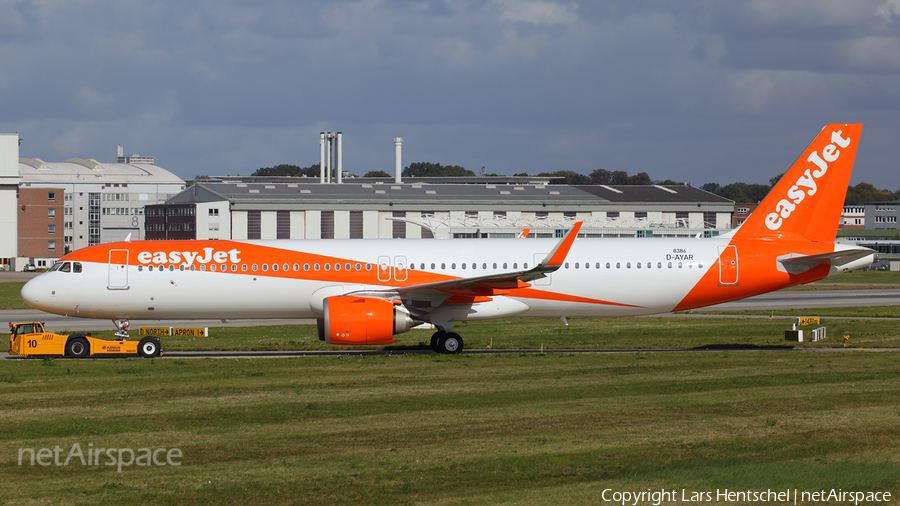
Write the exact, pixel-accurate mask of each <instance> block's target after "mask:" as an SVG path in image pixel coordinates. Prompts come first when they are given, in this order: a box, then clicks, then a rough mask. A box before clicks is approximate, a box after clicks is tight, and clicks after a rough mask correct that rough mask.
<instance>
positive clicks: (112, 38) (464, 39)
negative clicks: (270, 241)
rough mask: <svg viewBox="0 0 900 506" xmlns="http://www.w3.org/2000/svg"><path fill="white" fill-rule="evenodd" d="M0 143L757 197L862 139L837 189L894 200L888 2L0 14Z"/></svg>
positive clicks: (891, 3) (199, 5) (376, 5)
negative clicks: (831, 127) (337, 142)
mask: <svg viewBox="0 0 900 506" xmlns="http://www.w3.org/2000/svg"><path fill="white" fill-rule="evenodd" d="M0 65H2V67H0V68H2V72H0V111H2V116H0V131H2V132H16V131H18V132H19V133H20V135H21V137H22V138H23V139H24V140H25V144H24V145H23V146H22V151H21V154H22V156H32V157H40V158H42V159H44V160H46V161H62V160H65V159H66V158H69V157H72V156H79V157H89V158H96V159H98V160H100V161H112V160H113V159H114V158H115V148H116V144H123V145H125V149H126V151H127V152H128V153H140V154H144V155H152V156H155V157H156V162H157V164H158V165H160V166H162V167H165V168H167V169H169V170H171V171H173V172H175V173H176V174H178V175H180V176H182V177H192V176H194V175H195V174H210V175H227V174H230V175H235V174H243V175H246V174H249V173H250V172H252V171H254V170H256V169H257V168H259V167H264V166H271V165H274V164H278V163H295V164H298V165H304V166H305V165H309V164H310V163H314V162H317V161H318V153H319V146H318V134H319V132H320V131H323V130H325V131H331V130H337V131H342V132H343V133H344V168H345V170H349V171H350V172H353V173H356V174H363V173H365V172H367V171H369V170H385V171H388V172H390V171H391V170H392V168H393V153H394V152H393V137H395V136H400V137H403V138H404V144H403V164H404V166H405V165H408V164H409V163H410V162H415V161H430V162H439V163H442V164H445V165H446V164H453V165H463V166H465V167H466V168H468V169H471V170H475V171H478V170H479V169H480V168H481V167H482V166H485V167H486V170H487V171H488V172H496V173H501V174H512V173H514V172H528V173H531V174H535V173H537V172H541V171H547V170H560V169H566V170H575V171H577V172H582V173H585V174H587V173H590V171H592V170H594V169H596V168H604V169H607V170H624V171H627V172H629V173H631V174H634V173H637V172H643V171H646V172H648V173H649V174H650V176H651V177H653V178H654V179H666V178H671V179H675V180H683V181H689V182H691V183H692V184H694V185H701V184H703V183H706V182H711V181H713V182H718V183H721V184H725V183H730V182H734V181H745V182H748V183H763V182H767V181H768V179H769V178H770V177H772V176H773V175H775V174H777V173H780V172H783V171H784V170H785V169H786V168H787V167H788V166H789V165H790V164H791V163H792V162H793V161H794V159H795V158H796V157H797V156H798V155H799V154H800V153H801V151H802V150H803V149H804V148H805V147H806V145H807V144H808V143H809V142H810V141H811V140H812V139H813V137H814V136H815V135H816V133H817V132H818V131H819V129H820V128H821V127H823V126H824V125H825V124H826V123H830V122H862V123H865V124H866V127H865V128H864V129H863V140H862V142H861V145H860V149H859V153H858V156H857V164H856V170H855V175H854V178H853V180H852V183H855V182H859V181H868V182H871V183H873V184H875V185H876V186H878V187H880V188H888V189H890V190H897V189H900V178H898V177H897V175H896V174H897V170H896V168H897V163H896V161H895V160H896V155H895V150H896V148H897V145H898V140H900V114H898V113H900V0H871V1H866V0H793V1H776V0H772V1H768V0H756V1H746V2H730V1H712V0H681V1H678V2H664V1H635V0H622V1H582V2H569V1H549V0H546V1H513V0H487V1H475V0H471V1H452V2H451V1H400V0H397V1H388V0H385V1H376V0H372V1H329V2H322V1H315V2H300V1H252V2H248V1H237V0H215V1H193V2H166V1H156V2H151V1H140V2H137V1H123V2H101V1H91V0H75V1H72V0H65V1H62V0H42V1H10V0H0Z"/></svg>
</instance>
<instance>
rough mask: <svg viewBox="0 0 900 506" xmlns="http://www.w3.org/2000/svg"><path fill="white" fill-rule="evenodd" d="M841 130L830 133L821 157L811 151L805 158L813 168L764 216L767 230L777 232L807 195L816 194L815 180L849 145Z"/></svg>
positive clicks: (848, 139) (798, 179)
mask: <svg viewBox="0 0 900 506" xmlns="http://www.w3.org/2000/svg"><path fill="white" fill-rule="evenodd" d="M842 133H843V131H842V130H837V131H835V132H831V142H832V144H829V145H827V146H825V147H824V148H823V149H822V156H819V153H818V152H817V151H813V152H812V153H810V154H809V157H807V158H806V161H807V162H810V163H812V164H813V165H815V167H810V168H808V169H806V171H805V172H804V173H803V174H802V175H801V176H800V177H799V178H797V181H796V182H795V183H794V185H793V186H791V188H790V189H789V190H788V192H787V198H784V199H781V200H779V201H778V203H777V204H775V212H773V213H769V214H767V215H766V226H767V227H768V228H769V230H778V229H779V228H781V225H782V224H783V223H784V220H786V219H788V218H790V217H791V213H792V212H794V210H795V209H796V208H797V206H798V205H799V204H800V203H801V202H803V199H805V198H806V196H807V195H809V196H812V195H815V194H816V190H817V186H816V180H817V179H819V178H820V177H822V176H824V175H825V173H826V172H828V164H829V163H832V162H834V161H836V160H837V159H838V157H840V156H841V150H840V149H838V147H840V148H842V149H844V148H846V147H847V146H849V145H850V141H852V139H850V138H849V137H847V138H846V139H845V138H843V137H841V134H842Z"/></svg>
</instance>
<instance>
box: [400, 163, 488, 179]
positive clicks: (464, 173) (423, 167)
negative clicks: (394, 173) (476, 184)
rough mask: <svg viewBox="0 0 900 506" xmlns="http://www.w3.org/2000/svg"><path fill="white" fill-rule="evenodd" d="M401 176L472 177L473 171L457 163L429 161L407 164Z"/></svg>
mask: <svg viewBox="0 0 900 506" xmlns="http://www.w3.org/2000/svg"><path fill="white" fill-rule="evenodd" d="M402 176H403V177H473V176H475V173H474V172H472V171H471V170H466V168H465V167H460V166H459V165H441V164H439V163H431V162H416V163H411V164H409V165H408V166H407V167H406V168H405V169H403V173H402Z"/></svg>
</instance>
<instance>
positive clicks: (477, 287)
mask: <svg viewBox="0 0 900 506" xmlns="http://www.w3.org/2000/svg"><path fill="white" fill-rule="evenodd" d="M581 225H582V222H580V221H579V222H578V223H575V225H574V226H573V227H572V229H571V230H570V231H569V232H568V233H567V234H566V235H565V237H563V238H562V240H560V241H559V243H557V245H556V246H555V247H554V248H553V251H551V252H550V253H548V254H547V256H546V257H544V259H543V260H542V261H541V263H540V264H538V265H536V266H535V267H533V268H531V269H528V270H519V271H511V272H504V273H499V274H489V275H485V276H475V277H470V278H461V279H452V280H448V281H439V282H436V283H426V284H421V285H413V286H404V287H398V288H392V289H390V290H384V291H377V292H374V293H381V294H382V295H385V294H392V295H393V294H397V295H399V296H400V298H401V299H410V300H423V299H424V300H435V299H441V300H443V299H447V298H448V297H449V298H453V297H457V299H455V300H454V302H479V301H480V300H479V298H483V297H490V296H492V295H501V294H503V293H505V291H508V290H513V289H516V288H527V287H529V286H531V285H530V284H529V283H528V282H529V281H534V280H536V279H540V278H543V277H546V276H547V274H549V273H551V272H554V271H556V270H557V269H559V268H560V266H562V264H563V262H564V261H565V259H566V256H567V255H568V254H569V250H570V249H571V248H572V244H573V243H574V242H575V238H577V237H578V231H579V230H581ZM374 293H373V292H372V291H367V292H366V294H370V295H374ZM354 294H357V293H356V292H354ZM358 294H360V295H362V293H358ZM469 299H471V300H469Z"/></svg>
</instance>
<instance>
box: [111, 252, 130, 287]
mask: <svg viewBox="0 0 900 506" xmlns="http://www.w3.org/2000/svg"><path fill="white" fill-rule="evenodd" d="M108 288H109V289H111V290H127V289H128V250H127V249H111V250H109V286H108Z"/></svg>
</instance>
